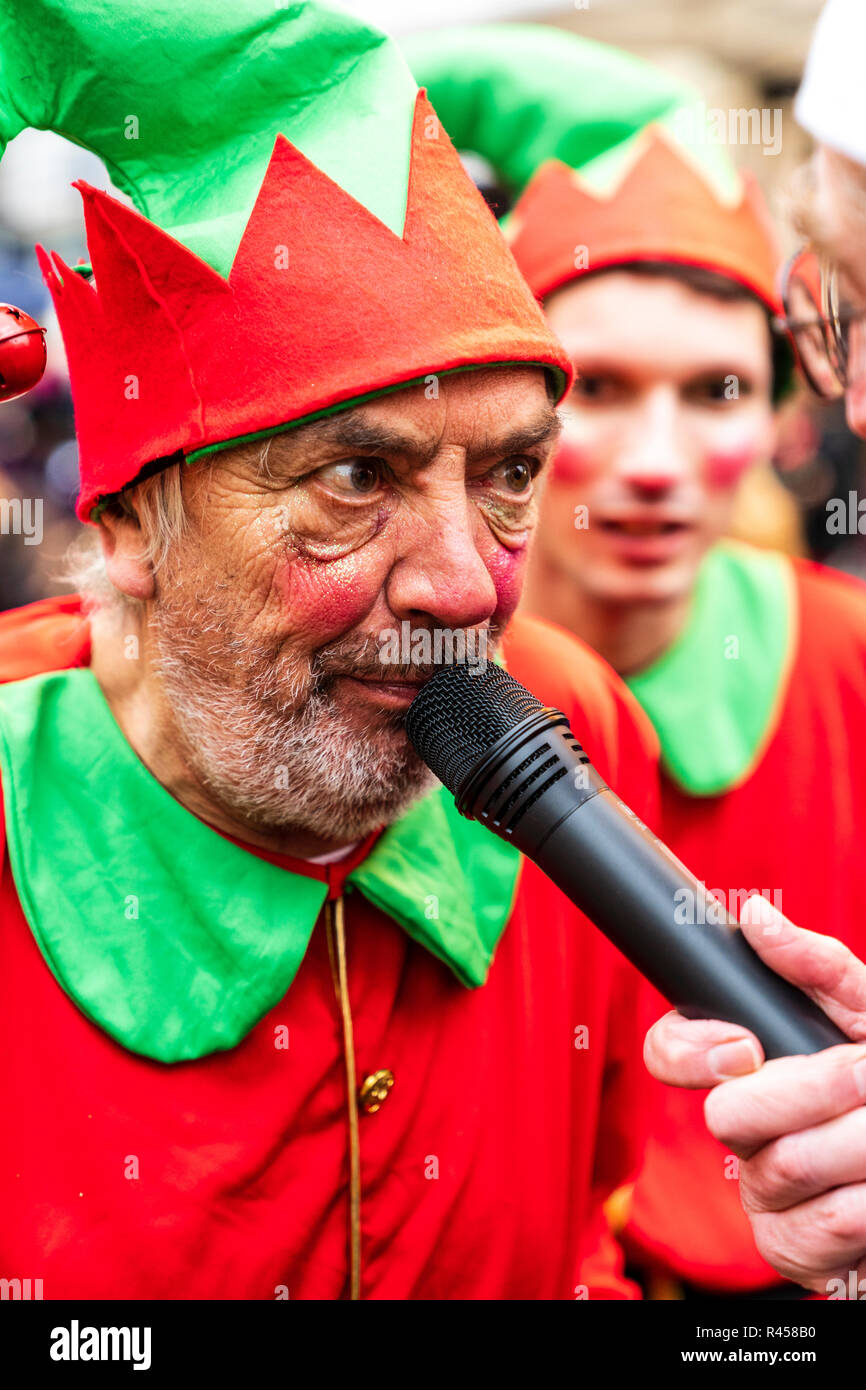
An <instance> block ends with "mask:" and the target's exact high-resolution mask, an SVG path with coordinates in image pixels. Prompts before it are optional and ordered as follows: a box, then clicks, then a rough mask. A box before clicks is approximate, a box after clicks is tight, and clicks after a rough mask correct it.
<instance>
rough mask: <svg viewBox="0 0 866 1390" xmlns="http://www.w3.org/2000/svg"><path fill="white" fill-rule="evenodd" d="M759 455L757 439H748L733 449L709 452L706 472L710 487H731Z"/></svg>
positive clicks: (705, 467)
mask: <svg viewBox="0 0 866 1390" xmlns="http://www.w3.org/2000/svg"><path fill="white" fill-rule="evenodd" d="M757 457H758V445H757V441H754V440H747V441H746V443H745V444H739V445H736V446H735V447H734V448H731V449H718V450H716V451H715V453H712V454H708V455H707V460H706V464H705V466H704V473H705V477H706V480H707V482H708V483H709V485H710V487H714V488H720V489H724V488H731V487H733V486H734V485H735V484H736V483H738V482H739V481H740V478H741V477H742V476H743V474H744V473H745V471H746V469H747V468H749V467H750V465H751V464H753V463H754V462H755V461H756V459H757Z"/></svg>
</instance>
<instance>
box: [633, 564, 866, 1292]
mask: <svg viewBox="0 0 866 1390" xmlns="http://www.w3.org/2000/svg"><path fill="white" fill-rule="evenodd" d="M795 573H796V581H797V582H796V590H797V601H798V607H799V623H800V629H799V637H798V642H797V650H796V657H795V662H794V665H793V668H792V670H791V674H790V679H789V684H788V689H787V695H786V698H785V701H784V706H783V709H782V714H781V719H780V723H779V727H778V729H777V732H776V734H775V737H774V738H773V739H772V741H771V742H770V744H769V746H768V748H767V751H766V753H765V755H764V757H763V759H762V761H761V763H760V764H759V766H758V767H757V769H756V770H755V772H754V774H753V775H752V776H751V777H750V778H749V780H748V781H747V782H745V783H744V785H743V786H741V787H739V788H737V789H736V790H734V791H731V792H729V793H728V794H727V795H726V796H717V797H709V798H706V799H705V798H696V797H690V796H686V795H685V794H684V793H682V792H681V791H680V790H678V788H677V787H675V786H674V785H673V783H672V782H671V781H670V780H668V779H667V778H663V787H662V829H661V834H662V836H663V838H664V839H665V840H667V842H668V843H669V844H670V845H671V847H672V848H673V850H674V851H675V853H676V854H677V855H678V856H679V857H680V858H681V859H683V860H684V861H685V862H686V863H687V864H688V865H689V867H690V868H691V869H692V870H693V871H694V872H695V873H696V874H697V875H698V877H699V878H702V879H703V880H704V881H705V882H706V884H707V886H708V887H709V888H710V889H721V890H724V892H725V893H727V894H730V892H731V890H732V889H734V890H736V889H758V890H759V891H763V892H765V893H768V894H769V896H770V897H771V899H772V896H773V892H774V891H775V890H781V894H782V897H781V902H780V904H779V905H780V906H781V908H782V911H783V912H784V913H785V914H786V916H788V917H790V918H791V919H792V920H793V921H794V922H797V923H799V924H800V925H802V926H804V927H809V928H811V929H812V930H813V931H820V932H829V933H832V934H833V935H834V936H838V937H840V938H841V940H843V941H845V942H846V943H847V944H848V945H849V946H850V947H851V948H852V950H853V951H855V952H856V954H857V955H858V956H860V957H861V958H864V959H866V888H864V878H863V846H864V845H866V748H864V743H863V737H862V731H863V727H864V723H866V586H864V585H863V584H861V583H860V582H859V581H857V580H854V579H849V578H847V577H845V576H843V575H838V574H834V573H833V572H832V571H829V570H825V569H822V568H821V567H820V566H818V565H813V564H809V563H807V562H799V561H798V562H795ZM667 1007H668V1006H667V1005H665V1004H664V1003H663V1001H662V1000H661V999H660V998H659V999H658V1011H659V1012H664V1011H666V1009H667ZM652 1090H653V1118H652V1138H651V1141H650V1145H649V1149H648V1155H647V1161H646V1165H645V1168H644V1171H643V1173H642V1175H641V1177H640V1179H639V1181H638V1183H637V1185H636V1187H635V1191H634V1195H633V1202H632V1212H631V1218H630V1221H629V1225H628V1230H627V1240H628V1244H629V1246H630V1248H631V1250H632V1252H633V1253H634V1254H636V1255H637V1256H639V1257H640V1258H641V1259H642V1260H643V1261H644V1262H646V1263H647V1264H649V1265H651V1266H652V1267H654V1268H655V1269H656V1270H657V1271H658V1272H660V1273H666V1274H673V1275H675V1276H678V1277H682V1278H685V1279H687V1280H690V1281H691V1282H693V1283H697V1284H701V1285H703V1286H705V1287H707V1288H710V1289H716V1290H727V1291H731V1292H733V1291H739V1290H748V1289H757V1288H761V1287H764V1286H767V1285H770V1284H772V1283H774V1282H777V1276H776V1275H775V1273H774V1271H773V1270H772V1269H771V1268H770V1266H769V1265H767V1264H766V1263H765V1262H764V1260H762V1259H761V1257H760V1256H759V1254H758V1252H757V1250H756V1248H755V1245H754V1242H753V1240H752V1236H751V1229H750V1227H749V1224H748V1222H747V1220H746V1217H745V1215H744V1214H743V1211H742V1208H741V1206H740V1201H739V1195H738V1191H737V1182H736V1181H735V1180H733V1179H731V1178H726V1177H725V1170H726V1166H727V1167H728V1168H729V1169H730V1167H731V1165H730V1164H729V1162H728V1159H729V1155H728V1154H727V1152H726V1150H725V1149H724V1148H723V1146H722V1145H721V1144H719V1143H718V1142H717V1141H716V1140H715V1139H713V1138H712V1137H711V1136H710V1134H709V1133H708V1132H707V1130H706V1127H705V1125H704V1122H703V1102H704V1098H705V1095H706V1092H704V1091H677V1090H673V1089H671V1088H669V1087H666V1086H659V1085H656V1084H655V1083H652Z"/></svg>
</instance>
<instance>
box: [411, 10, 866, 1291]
mask: <svg viewBox="0 0 866 1390" xmlns="http://www.w3.org/2000/svg"><path fill="white" fill-rule="evenodd" d="M478 39H479V41H478V42H477V44H476V43H474V42H473V40H472V38H471V37H470V36H468V35H466V34H465V33H464V34H462V35H461V38H460V45H459V51H457V50H456V47H455V45H454V44H453V42H449V36H447V35H437V36H434V37H433V38H432V39H428V40H425V42H424V45H423V47H422V46H421V44H420V42H419V45H418V50H417V51H414V50H413V52H411V53H410V57H411V58H413V59H414V70H415V73H416V76H418V77H419V80H421V81H424V82H425V83H426V84H427V85H428V87H429V89H430V93H431V97H432V99H433V100H434V101H435V102H436V104H437V109H439V110H440V112H441V113H442V114H443V118H444V119H447V121H448V124H449V130H450V131H451V133H452V136H453V138H454V139H455V142H456V143H458V145H465V146H467V147H469V148H473V149H479V150H480V152H481V153H482V154H484V155H485V156H486V157H487V158H488V159H489V160H490V161H491V162H492V163H493V164H494V166H495V167H499V168H501V167H502V165H503V162H504V165H505V169H506V173H507V174H510V175H511V176H512V177H514V176H515V174H516V175H519V174H521V173H524V174H528V173H529V168H528V164H527V161H528V159H529V158H531V159H532V160H533V161H534V162H535V164H536V165H540V167H538V168H537V172H536V173H535V174H534V176H532V177H531V178H529V181H528V184H527V186H526V187H525V189H524V191H523V193H522V196H521V197H520V198H519V199H518V201H517V203H516V206H515V208H514V211H513V213H512V215H511V217H510V219H509V227H510V241H511V246H512V250H513V251H514V254H515V257H516V259H517V262H518V264H519V265H520V267H521V269H522V270H523V272H524V274H525V275H526V278H527V280H528V282H529V284H530V286H531V287H532V289H533V291H534V292H535V294H536V295H537V296H538V298H539V299H541V300H543V302H544V306H545V310H546V313H547V317H548V321H549V322H550V324H551V326H552V327H553V328H554V329H555V331H556V332H557V334H558V336H559V337H560V339H561V340H562V342H563V344H564V345H565V347H566V348H567V349H568V351H569V355H570V356H571V358H572V362H573V364H574V366H575V367H576V368H577V370H578V377H577V380H576V382H575V384H574V387H573V388H572V392H571V396H570V398H569V401H568V403H567V409H566V410H565V411H564V414H565V417H566V423H565V429H564V432H563V436H562V439H561V442H560V444H559V446H558V452H557V456H556V459H555V461H554V465H553V469H552V472H551V476H550V479H549V482H548V485H547V489H546V492H545V496H544V499H543V502H542V506H541V518H540V525H539V531H538V537H537V541H536V543H535V546H534V550H533V557H532V561H531V563H530V567H529V576H528V582H527V588H526V608H527V610H528V611H529V612H532V613H535V614H538V615H541V616H543V617H545V618H548V619H551V620H553V621H554V622H556V623H557V624H559V625H561V626H562V627H564V628H567V629H569V630H570V631H572V632H573V633H575V634H577V635H578V636H580V637H582V638H584V639H585V640H587V641H589V642H590V643H591V644H592V645H593V646H594V647H595V648H596V649H597V650H599V651H600V652H601V653H602V655H604V656H605V657H606V658H607V659H608V660H609V661H610V662H611V663H612V664H613V665H614V666H615V668H616V669H617V670H618V671H619V672H620V673H621V674H623V675H624V676H625V677H626V679H627V682H628V684H629V685H630V686H631V688H632V690H633V692H634V693H635V694H636V695H637V697H638V699H639V700H640V702H641V704H642V706H643V708H644V709H645V710H646V711H647V713H648V714H649V716H650V718H651V720H652V722H653V725H654V727H655V729H656V732H657V734H658V736H659V739H660V743H661V750H662V768H663V778H662V816H661V822H660V826H659V833H660V834H661V836H662V838H663V839H664V840H666V841H667V842H668V843H669V844H670V845H671V847H672V848H673V849H674V851H675V852H676V853H677V854H678V855H679V856H680V857H681V858H682V859H683V860H684V861H685V862H686V863H687V864H689V866H690V867H691V868H692V869H693V870H694V871H695V872H696V873H697V874H698V876H699V877H701V878H702V879H703V880H704V881H705V883H706V885H707V890H708V893H710V894H715V895H716V896H718V897H720V898H721V899H722V900H723V902H724V905H725V906H726V907H727V908H728V909H729V910H730V912H731V913H732V915H733V916H734V917H736V916H737V915H738V912H739V909H740V907H741V905H742V902H743V899H744V898H745V897H746V896H747V895H748V894H749V893H750V892H753V891H755V890H757V891H760V892H763V893H764V894H765V895H766V896H768V897H769V898H771V899H772V900H773V901H774V902H775V903H776V905H777V906H778V907H780V908H783V910H784V912H785V914H786V916H788V917H790V918H791V919H792V920H793V921H795V922H797V923H799V924H800V925H802V926H804V927H811V928H812V929H813V930H815V931H833V933H834V934H836V935H838V936H839V937H840V938H841V939H842V940H843V941H846V942H848V943H849V944H850V945H851V946H852V947H853V948H854V949H855V951H856V952H857V953H858V954H859V955H863V954H864V952H866V938H864V934H863V925H862V924H863V921H864V905H866V904H864V891H863V881H862V873H861V868H860V865H861V861H862V846H863V844H864V842H866V766H864V765H863V755H862V751H861V745H862V740H861V739H860V738H859V731H860V730H861V729H862V727H863V724H864V720H866V590H864V588H863V587H862V585H860V584H859V582H857V581H852V580H850V579H848V578H846V577H842V576H840V575H837V574H834V573H832V572H830V571H828V570H825V569H822V568H820V567H818V566H816V565H813V564H807V563H805V562H798V561H793V562H792V561H790V560H788V559H786V558H784V557H782V556H780V555H778V554H772V553H763V552H758V551H756V550H753V549H751V548H748V547H745V546H742V545H734V544H731V543H728V542H725V541H723V540H722V539H721V537H722V536H723V535H724V532H725V529H726V526H727V525H728V523H729V520H730V516H731V510H732V505H733V501H734V497H735V492H736V486H737V483H738V482H739V480H740V479H741V478H742V476H743V474H744V472H745V470H747V469H748V468H749V467H750V466H751V465H753V464H754V463H756V462H757V461H759V460H761V459H762V458H764V457H766V456H767V453H768V451H769V449H770V447H771V444H772V438H773V414H772V398H773V395H774V394H776V395H777V394H778V393H779V389H780V387H781V386H782V385H783V382H784V375H785V369H786V364H785V361H784V357H783V355H782V354H781V353H780V352H779V351H778V350H777V349H774V348H773V346H772V338H771V332H770V318H771V316H773V315H776V314H779V313H781V312H782V309H781V305H780V303H779V299H778V292H777V280H778V265H777V258H776V251H775V244H774V240H773V237H772V233H771V230H770V228H769V223H768V218H767V214H766V210H765V208H764V206H763V204H762V200H761V197H760V194H759V192H758V190H757V188H756V186H755V185H754V184H753V183H752V182H751V181H750V180H746V179H742V180H740V179H739V178H736V177H735V176H733V175H732V172H731V171H730V170H727V171H726V170H725V168H724V166H723V165H721V164H720V163H719V161H718V159H713V160H712V162H711V160H710V156H712V155H713V153H714V147H712V146H708V147H705V148H701V147H700V146H695V147H693V148H687V147H685V146H684V145H683V143H682V142H681V141H680V139H679V138H678V136H679V135H680V134H682V133H686V134H688V132H689V120H688V117H689V115H690V114H691V113H690V112H689V109H688V106H686V107H682V106H680V107H678V106H677V105H673V106H672V107H671V108H669V109H668V110H667V111H663V112H660V119H658V123H657V124H655V125H654V126H653V127H652V128H651V129H649V130H645V131H642V132H637V133H633V134H632V138H630V139H627V140H625V141H622V143H621V144H620V145H619V148H618V149H616V150H612V151H609V152H607V153H606V154H605V155H604V158H603V162H602V161H600V160H599V158H598V155H599V142H600V141H601V140H604V139H605V138H609V136H610V135H611V133H612V134H613V135H614V136H615V137H617V138H621V131H620V129H619V128H618V126H617V125H616V120H617V98H618V94H619V92H620V91H621V90H623V89H624V87H625V86H626V85H627V84H628V82H629V80H630V79H629V74H630V69H631V67H633V63H632V60H629V59H627V58H625V57H624V56H623V55H616V54H615V53H614V52H612V51H609V52H607V53H601V54H600V53H599V50H598V47H597V46H596V45H593V44H590V43H587V42H586V41H583V40H579V39H576V38H572V37H570V36H568V37H567V36H565V35H557V36H556V40H555V43H554V42H552V41H551V38H550V36H549V35H548V34H542V33H539V32H538V31H534V30H520V29H517V30H511V29H508V28H506V29H503V31H502V32H501V34H500V35H499V37H498V38H497V39H496V40H495V41H491V37H490V35H489V33H487V32H486V31H485V32H484V33H483V34H481V35H479V36H478ZM591 74H594V75H595V85H594V86H593V79H592V76H591ZM593 94H594V96H595V102H596V104H595V106H594V107H593V106H592V105H591V99H592V96H593ZM663 95H664V94H662V97H663ZM467 98H468V99H467ZM539 110H543V111H545V112H546V113H547V114H548V116H549V126H548V132H547V140H546V141H545V138H544V131H543V128H542V126H543V123H541V122H540V121H539V118H538V112H539ZM494 111H495V112H496V113H497V119H496V120H494V119H493V115H492V113H493V112H494ZM611 120H613V122H614V123H613V124H611V123H610V122H611ZM591 156H594V157H595V159H594V163H593V164H592V165H591V166H590V167H588V168H586V167H585V168H582V169H581V172H580V173H577V172H575V166H585V165H586V163H587V160H588V159H589V158H590V157H591ZM521 163H522V165H523V167H522V168H521ZM677 910H678V912H679V914H680V915H679V917H678V920H681V921H682V922H683V923H689V922H691V923H694V925H695V926H696V928H697V929H699V928H700V923H701V921H704V922H706V921H707V920H711V918H712V913H713V911H714V909H713V904H712V900H709V901H707V902H697V903H690V902H683V903H681V904H678V905H677ZM768 920H769V918H768ZM658 1002H659V1007H662V1004H663V1001H661V1000H659V1001H658ZM737 1047H740V1049H741V1051H742V1056H738V1055H737V1052H736V1048H737ZM749 1049H750V1044H748V1043H742V1044H734V1051H733V1053H732V1055H731V1056H730V1057H727V1056H725V1055H722V1054H720V1055H719V1057H718V1058H717V1059H716V1062H717V1072H716V1074H717V1075H718V1076H724V1075H726V1074H732V1073H737V1072H740V1071H743V1072H744V1071H749V1070H751V1069H752V1068H753V1067H754V1064H755V1063H754V1057H753V1055H752V1052H750V1050H749ZM705 1095H706V1092H705V1091H691V1092H690V1091H683V1090H673V1089H669V1088H668V1087H661V1086H659V1087H658V1088H657V1090H656V1091H655V1093H654V1106H653V1118H652V1137H651V1141H650V1144H649V1147H648V1156H647V1161H646V1164H645V1167H644V1170H643V1172H642V1174H641V1177H640V1179H639V1181H638V1182H637V1184H636V1186H635V1188H634V1192H633V1194H632V1197H631V1207H630V1215H629V1219H628V1227H627V1245H628V1246H629V1247H630V1249H631V1252H632V1254H633V1255H634V1257H635V1258H636V1259H638V1260H640V1261H641V1262H642V1263H643V1264H644V1265H645V1266H648V1267H649V1268H650V1269H651V1270H653V1271H654V1272H655V1281H654V1282H655V1286H656V1289H657V1291H658V1294H659V1296H668V1297H670V1296H682V1295H683V1294H685V1296H688V1295H689V1292H690V1291H693V1292H696V1293H699V1294H700V1295H702V1296H706V1295H707V1294H709V1293H713V1292H715V1293H719V1294H729V1295H730V1294H743V1293H748V1292H759V1291H762V1290H767V1289H768V1288H770V1287H771V1286H772V1285H773V1284H774V1283H775V1282H776V1276H775V1275H774V1271H773V1270H772V1269H771V1268H770V1266H769V1265H768V1264H767V1263H766V1261H765V1260H764V1259H763V1258H762V1257H761V1256H760V1255H759V1253H758V1251H757V1249H756V1247H755V1243H754V1239H753V1236H752V1231H751V1228H750V1226H749V1224H748V1222H747V1220H746V1218H745V1216H744V1214H743V1211H742V1209H741V1206H740V1202H739V1200H738V1193H737V1181H736V1178H737V1174H738V1161H737V1158H736V1157H735V1156H734V1155H733V1154H731V1152H730V1151H729V1149H728V1148H727V1147H726V1146H725V1145H723V1144H721V1143H719V1142H718V1141H717V1140H715V1139H714V1138H712V1136H711V1135H710V1134H708V1132H707V1129H706V1125H705V1121H704V1115H703V1103H704V1099H705ZM672 1276H673V1280H674V1282H673V1283H672V1282H671V1278H672ZM787 1287H788V1288H790V1286H787ZM776 1290H777V1296H782V1295H781V1290H780V1289H779V1287H778V1284H776Z"/></svg>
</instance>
